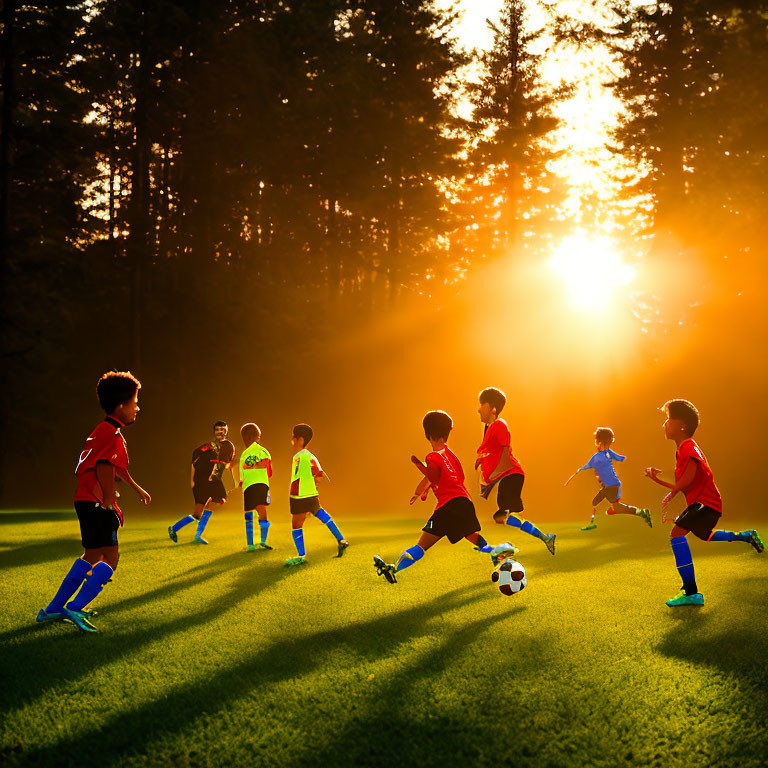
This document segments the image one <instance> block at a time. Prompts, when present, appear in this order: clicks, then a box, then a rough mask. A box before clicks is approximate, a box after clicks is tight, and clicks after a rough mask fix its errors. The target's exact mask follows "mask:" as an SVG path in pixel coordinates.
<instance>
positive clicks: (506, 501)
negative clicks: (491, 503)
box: [496, 473, 525, 512]
mask: <svg viewBox="0 0 768 768" xmlns="http://www.w3.org/2000/svg"><path fill="white" fill-rule="evenodd" d="M524 482H525V475H521V474H519V473H518V474H514V475H507V476H506V477H502V478H501V480H499V490H498V492H497V494H496V504H498V507H499V510H501V511H503V510H506V511H508V512H522V511H523V500H522V498H521V496H522V493H523V483H524Z"/></svg>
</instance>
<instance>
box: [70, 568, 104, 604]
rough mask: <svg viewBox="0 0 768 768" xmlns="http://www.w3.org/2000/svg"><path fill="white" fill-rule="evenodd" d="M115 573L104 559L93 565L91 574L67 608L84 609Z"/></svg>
mask: <svg viewBox="0 0 768 768" xmlns="http://www.w3.org/2000/svg"><path fill="white" fill-rule="evenodd" d="M113 573H114V571H113V570H112V567H111V566H109V565H107V563H105V562H104V561H103V560H102V561H101V562H100V563H96V565H94V566H93V570H92V571H91V575H90V576H89V577H88V578H87V579H86V580H85V583H84V584H83V586H82V587H80V591H79V592H78V593H77V595H76V596H75V599H74V600H72V602H70V603H69V605H68V606H67V608H69V609H70V610H71V611H82V610H83V608H85V606H86V605H88V603H90V602H91V600H93V598H94V597H96V595H98V594H99V592H101V590H102V589H103V588H104V585H105V584H106V583H107V582H108V581H109V580H110V579H111V578H112V574H113Z"/></svg>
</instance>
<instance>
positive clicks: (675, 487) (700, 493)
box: [645, 400, 765, 607]
mask: <svg viewBox="0 0 768 768" xmlns="http://www.w3.org/2000/svg"><path fill="white" fill-rule="evenodd" d="M662 410H663V411H664V413H665V414H666V417H667V419H666V421H665V422H664V434H665V436H666V438H667V440H674V441H675V444H676V445H677V451H676V454H675V458H676V462H677V463H676V465H675V482H674V484H672V483H667V482H665V481H664V480H659V475H660V474H661V470H659V469H656V468H655V467H648V468H647V469H646V470H645V474H646V476H647V477H649V478H650V479H651V480H653V482H654V483H658V484H659V485H663V486H664V487H665V488H669V489H670V491H669V493H668V494H667V495H666V496H665V497H664V501H663V502H662V507H663V510H664V512H663V515H662V522H666V511H667V505H668V504H669V502H670V501H672V499H673V498H674V497H675V496H676V495H677V494H678V493H680V492H681V491H682V492H683V493H684V494H685V500H686V502H687V503H688V506H687V507H686V508H685V509H684V510H683V512H682V514H680V515H678V517H677V518H676V519H675V524H674V526H673V528H672V535H671V537H670V538H671V542H670V543H671V544H672V552H673V553H674V555H675V562H676V564H677V570H678V573H679V574H680V577H681V578H682V580H683V588H682V590H681V591H680V594H678V595H676V596H675V597H673V598H672V599H670V600H667V605H669V606H671V607H675V606H678V605H704V596H703V595H702V594H701V593H700V592H699V591H698V588H697V587H696V578H695V576H694V570H693V557H692V556H691V548H690V547H689V546H688V540H687V539H686V536H687V535H688V534H689V533H693V534H694V536H697V537H698V538H700V539H703V540H704V541H744V542H746V543H748V544H751V545H752V546H753V547H754V548H755V549H756V550H757V551H758V552H762V551H763V550H764V549H765V547H764V546H763V542H762V541H761V539H760V537H759V536H758V535H757V531H741V532H739V533H734V532H733V531H720V530H717V531H716V530H714V527H715V525H716V524H717V521H718V520H719V519H720V516H721V514H722V511H723V505H722V501H721V498H720V491H718V489H717V486H716V485H715V481H714V479H713V477H712V470H711V469H710V468H709V464H708V463H707V460H706V458H705V457H704V454H703V453H702V452H701V449H700V448H699V446H698V445H697V444H696V441H695V440H694V439H693V434H694V432H695V431H696V428H697V427H698V426H699V412H698V411H697V410H696V406H694V405H693V403H690V402H688V400H670V401H669V402H667V403H665V404H664V406H663V409H662Z"/></svg>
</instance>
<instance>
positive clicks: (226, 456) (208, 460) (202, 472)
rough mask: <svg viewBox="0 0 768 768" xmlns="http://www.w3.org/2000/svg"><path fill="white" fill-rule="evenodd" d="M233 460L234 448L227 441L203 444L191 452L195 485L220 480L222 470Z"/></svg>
mask: <svg viewBox="0 0 768 768" xmlns="http://www.w3.org/2000/svg"><path fill="white" fill-rule="evenodd" d="M234 458H235V446H234V444H233V443H231V442H230V441H229V440H222V441H221V442H220V443H219V444H218V445H216V443H215V442H213V443H205V444H204V445H201V446H200V447H199V448H195V450H194V451H193V452H192V466H193V467H194V468H195V481H194V482H195V485H198V484H200V483H205V482H208V481H209V480H220V479H221V476H222V475H223V474H224V470H225V469H226V468H227V467H228V466H229V465H230V464H231V463H232V460H233V459H234Z"/></svg>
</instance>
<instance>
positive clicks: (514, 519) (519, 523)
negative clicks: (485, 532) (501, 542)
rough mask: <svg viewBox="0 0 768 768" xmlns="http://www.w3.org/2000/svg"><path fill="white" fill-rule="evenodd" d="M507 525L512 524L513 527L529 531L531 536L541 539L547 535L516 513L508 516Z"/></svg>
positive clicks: (525, 531)
mask: <svg viewBox="0 0 768 768" xmlns="http://www.w3.org/2000/svg"><path fill="white" fill-rule="evenodd" d="M507 525H511V526H512V527H513V528H519V529H520V530H521V531H523V533H528V534H530V535H531V536H535V537H536V538H537V539H541V540H542V541H543V540H544V539H545V538H546V536H545V535H544V534H543V533H542V532H541V531H540V530H539V529H538V528H537V527H536V526H535V525H533V524H532V523H530V522H528V520H521V519H520V518H519V517H518V516H517V515H515V514H514V513H512V514H511V515H509V516H508V517H507Z"/></svg>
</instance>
